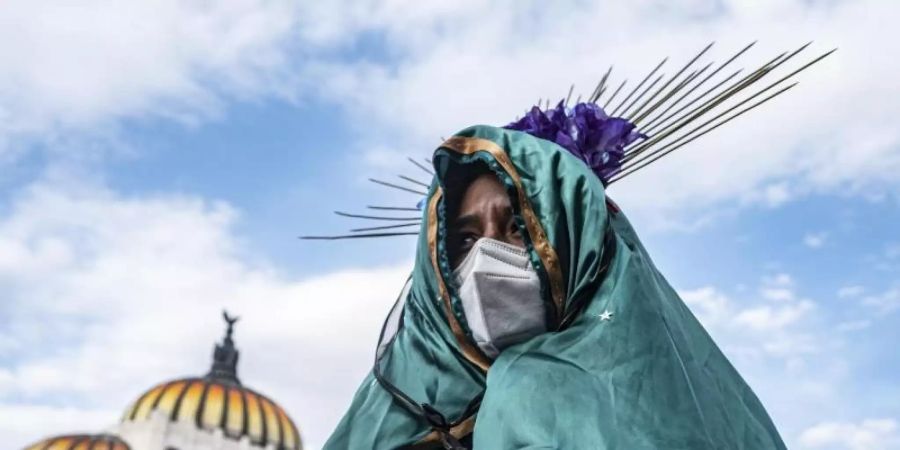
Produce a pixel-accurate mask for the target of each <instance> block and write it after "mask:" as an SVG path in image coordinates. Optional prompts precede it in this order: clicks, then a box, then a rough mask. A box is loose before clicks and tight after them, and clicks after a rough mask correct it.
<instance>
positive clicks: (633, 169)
mask: <svg viewBox="0 0 900 450" xmlns="http://www.w3.org/2000/svg"><path fill="white" fill-rule="evenodd" d="M796 85H797V83H794V84H791V85H789V86H786V87H784V88H782V89H780V90H779V91H777V92H775V93H774V94H772V95H769V96H768V97H766V98H764V99H762V100H760V101H758V102H756V103H754V104H753V105H751V106H748V107H747V108H744V109H743V110H741V111H739V112H737V113H735V114H733V115H732V116H730V117H728V118H726V119H724V120H722V121H720V122H719V123H717V124H715V125H713V126H712V127H710V128H708V129H706V130H703V131H702V132H701V133H699V134H696V135H694V136H692V137H691V138H690V139H688V140H686V141H684V142H681V143H680V144H677V145H675V146H674V147H673V146H667V147H664V148H663V149H660V150H661V151H662V153H659V152H657V153H654V155H655V156H653V157H652V158H650V159H645V160H643V161H636V162H635V163H633V164H632V165H631V166H628V167H626V168H624V169H623V171H622V172H620V173H619V174H617V175H616V176H614V177H613V178H612V179H610V180H609V182H608V184H612V183H614V182H616V181H618V180H621V179H622V178H625V177H626V176H628V175H631V174H633V173H635V172H637V171H638V170H640V169H642V168H644V167H647V166H648V165H650V164H651V163H653V162H654V161H657V160H659V159H660V158H662V157H663V156H666V155H667V154H669V153H671V152H673V151H675V150H678V149H679V148H681V147H683V146H685V145H687V144H689V143H691V142H693V141H694V140H696V139H698V138H700V137H702V136H704V135H706V134H707V133H710V132H711V131H713V130H715V129H716V128H719V127H720V126H722V125H725V124H726V123H728V122H730V121H732V120H734V119H736V118H738V117H740V116H741V115H743V114H744V113H746V112H748V111H750V110H752V109H754V108H756V107H758V106H760V105H762V104H763V103H766V102H767V101H769V100H771V99H773V98H775V97H777V96H779V95H781V94H782V93H784V92H786V91H787V90H789V89H791V88H793V87H794V86H796ZM718 117H721V115H719V116H717V117H716V118H718ZM713 120H715V119H713ZM710 122H711V121H707V122H706V123H707V124H708V123H710ZM651 156H652V155H651Z"/></svg>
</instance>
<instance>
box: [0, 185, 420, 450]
mask: <svg viewBox="0 0 900 450" xmlns="http://www.w3.org/2000/svg"><path fill="white" fill-rule="evenodd" d="M238 220H239V214H238V212H237V211H236V210H234V209H233V208H231V207H230V206H228V205H226V204H222V203H217V202H210V201H206V200H204V199H201V198H197V197H192V196H178V195H156V196H136V197H127V196H122V195H120V194H117V193H115V192H113V191H110V190H108V189H107V188H105V187H103V186H96V185H94V186H90V185H84V184H83V183H79V182H71V183H68V184H65V185H63V184H56V183H54V182H46V181H41V182H37V183H35V184H33V185H31V186H30V187H28V188H27V189H25V190H23V191H22V192H21V193H20V194H19V195H17V197H16V198H15V201H14V206H13V207H12V209H11V210H10V211H9V213H8V214H4V215H3V216H2V217H0V236H2V237H0V286H2V287H3V290H4V301H3V303H2V307H0V308H2V311H3V321H2V324H3V327H2V328H0V336H2V340H5V341H6V342H7V344H6V349H5V350H6V351H4V352H3V355H4V356H3V361H4V362H3V368H2V370H0V417H4V416H6V417H10V416H16V417H17V418H16V420H0V433H3V435H4V436H13V437H14V439H15V440H14V441H13V442H10V441H9V440H8V439H4V442H6V445H9V446H11V447H12V448H15V447H22V446H24V445H26V444H27V443H28V441H29V440H37V439H39V438H41V437H43V436H44V435H47V434H53V433H62V432H66V431H86V430H90V429H95V430H96V428H95V427H96V426H97V424H98V421H99V420H100V419H101V418H103V417H105V420H106V421H107V422H106V423H105V425H112V424H114V423H115V421H116V420H117V419H118V417H119V414H120V413H121V411H123V410H124V408H126V407H127V406H128V404H129V402H131V401H133V400H134V397H135V396H137V395H139V394H140V393H141V391H142V390H143V389H146V388H149V387H151V386H152V385H153V384H155V383H158V382H161V381H164V380H167V379H172V378H175V377H179V376H185V375H202V374H203V373H205V371H206V370H208V368H209V362H210V352H211V350H212V345H213V342H214V341H215V340H218V339H220V338H221V336H222V332H223V325H222V324H221V322H220V320H219V310H220V309H222V308H228V309H229V310H230V311H231V312H232V313H236V314H239V315H241V316H243V319H242V320H241V322H240V324H239V326H238V328H237V331H236V340H237V343H238V346H239V348H240V350H241V351H242V355H241V360H240V361H241V365H240V367H239V371H240V375H241V377H242V380H243V381H244V382H245V384H247V385H249V386H251V387H253V388H255V389H258V390H260V391H262V392H264V393H266V394H268V395H271V396H272V397H273V398H275V399H277V401H279V402H280V403H282V405H283V406H284V407H285V408H286V410H287V411H288V412H289V413H290V414H291V415H292V416H293V418H294V419H295V420H296V421H297V422H298V423H299V424H300V426H301V428H302V432H303V434H304V437H305V439H306V440H307V443H308V446H309V447H310V448H316V447H317V446H318V445H321V444H322V443H323V440H324V438H325V437H326V436H327V434H328V433H329V431H330V430H331V428H332V427H333V426H334V424H336V422H337V420H338V418H339V417H340V414H342V412H343V410H344V408H345V407H346V405H347V404H348V402H349V399H350V397H351V395H352V393H353V391H354V389H355V387H356V384H357V383H358V381H359V380H360V379H361V378H362V377H363V375H364V374H365V373H366V372H367V371H368V368H369V361H370V360H371V351H372V345H373V343H374V342H375V338H376V336H377V332H378V330H379V327H380V324H381V320H382V318H383V316H384V314H385V313H386V311H387V309H388V307H389V306H390V303H391V302H392V299H393V298H395V296H396V295H397V290H398V289H399V288H400V286H401V285H402V283H403V280H404V279H405V276H406V274H407V270H408V269H405V268H404V267H386V268H384V267H383V268H377V267H376V268H369V269H366V270H355V269H352V268H347V269H346V270H343V271H341V272H338V273H333V274H328V275H325V276H322V277H318V278H313V279H288V278H285V277H284V276H283V275H280V274H279V272H278V271H277V270H275V269H274V268H272V267H269V266H267V265H266V264H265V263H263V262H261V260H260V258H258V257H256V256H254V255H252V253H248V252H247V251H246V249H245V248H243V246H242V244H241V242H240V240H239V239H238V238H237V236H236V235H235V234H234V232H233V227H234V226H235V223H236V221H238ZM248 261H256V262H248ZM148 355H164V357H148ZM273 367H278V368H279V369H278V370H271V368H273ZM77 411H83V412H85V414H79V413H77ZM109 411H115V413H114V414H107V413H108V412H109Z"/></svg>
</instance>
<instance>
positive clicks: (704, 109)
mask: <svg viewBox="0 0 900 450" xmlns="http://www.w3.org/2000/svg"><path fill="white" fill-rule="evenodd" d="M808 45H809V44H806V45H804V46H803V47H801V48H800V49H798V50H796V51H794V52H793V53H791V54H790V55H788V56H787V57H785V58H784V59H781V60H778V62H776V63H775V64H773V65H772V66H770V67H768V68H765V70H762V71H760V72H759V73H758V74H757V75H755V76H753V77H752V78H750V79H749V80H747V81H746V82H745V83H743V84H741V85H739V86H735V87H734V88H733V89H730V90H726V91H725V92H723V93H721V94H719V95H717V96H715V97H713V98H712V99H711V100H709V101H707V102H706V103H704V105H707V106H701V107H699V108H697V109H695V110H694V111H698V112H696V113H695V112H694V111H692V113H689V115H686V116H684V118H683V119H679V120H680V122H678V121H676V122H675V124H674V125H673V126H672V127H670V128H668V129H666V130H664V131H663V132H662V133H661V134H659V135H658V136H657V139H656V141H655V142H648V143H647V145H642V146H641V147H643V149H640V148H636V149H634V151H633V154H634V155H636V154H638V153H640V152H642V151H643V150H645V149H646V148H649V147H650V146H652V145H653V144H654V143H656V142H659V141H660V140H662V139H664V138H665V137H667V136H670V135H671V134H672V133H674V132H676V131H678V130H679V129H681V128H682V127H684V126H685V125H687V124H688V123H690V122H692V121H693V120H695V119H697V118H698V117H700V116H702V115H703V114H705V113H706V112H708V111H709V110H711V109H713V108H715V107H716V106H718V105H719V104H721V103H722V102H724V101H725V100H727V99H729V98H730V97H731V96H733V95H735V94H737V93H738V92H740V91H741V90H743V89H744V88H746V87H748V86H750V85H752V84H753V83H755V82H756V81H758V80H759V79H761V78H762V77H764V76H765V75H767V74H768V73H769V72H771V71H772V70H774V69H775V68H777V67H778V66H780V65H781V64H783V63H784V62H786V61H787V60H788V59H790V58H791V57H793V56H794V55H796V54H797V53H799V52H800V51H801V50H803V49H804V48H806V47H807V46H808ZM836 50H837V49H833V50H831V51H829V52H827V53H825V54H822V55H821V56H819V57H817V58H814V59H813V60H812V61H810V62H808V63H806V64H804V65H803V66H801V67H800V68H798V69H796V70H794V71H793V72H791V73H789V74H787V75H785V76H783V77H781V78H780V79H778V80H777V81H775V82H774V83H772V84H770V85H769V86H767V87H766V88H764V89H763V90H761V91H759V92H757V93H756V94H754V96H756V95H759V94H761V93H762V92H765V91H767V90H769V89H771V88H773V87H775V86H776V85H778V84H780V83H781V82H783V81H785V80H787V79H788V78H790V77H792V76H794V75H796V74H797V73H799V72H801V71H803V70H805V69H806V68H808V67H810V66H812V65H813V64H815V63H817V62H819V61H821V60H822V59H824V58H825V57H827V56H828V55H830V54H832V53H834V52H835V51H836ZM751 98H752V97H751ZM634 155H632V156H631V157H633V156H634ZM625 159H630V157H629V156H626V158H625Z"/></svg>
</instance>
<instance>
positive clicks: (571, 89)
mask: <svg viewBox="0 0 900 450" xmlns="http://www.w3.org/2000/svg"><path fill="white" fill-rule="evenodd" d="M574 90H575V85H574V84H573V85H572V86H569V94H568V95H566V102H565V103H563V105H564V106H566V107H568V106H569V100H570V99H571V98H572V91H574Z"/></svg>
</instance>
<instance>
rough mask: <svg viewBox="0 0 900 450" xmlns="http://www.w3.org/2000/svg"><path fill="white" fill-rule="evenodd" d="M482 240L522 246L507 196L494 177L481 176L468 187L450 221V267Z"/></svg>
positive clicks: (488, 175) (459, 261)
mask: <svg viewBox="0 0 900 450" xmlns="http://www.w3.org/2000/svg"><path fill="white" fill-rule="evenodd" d="M483 237H486V238H491V239H495V240H498V241H501V242H505V243H507V244H512V245H516V246H518V247H523V248H524V247H525V243H524V241H523V240H522V232H521V231H520V230H519V228H518V227H517V226H516V223H515V219H514V216H513V209H512V205H511V204H510V202H509V195H508V194H507V193H506V190H505V189H503V185H502V184H501V183H500V180H498V179H497V177H496V176H494V175H493V174H483V175H481V176H479V177H478V178H475V180H474V181H472V183H470V184H469V186H468V187H467V188H466V191H465V194H463V197H462V199H461V201H460V204H459V213H458V214H457V216H456V217H451V218H450V227H449V233H448V238H449V239H448V241H447V244H448V245H447V251H448V256H449V257H450V261H451V263H452V264H453V267H456V266H457V265H459V263H461V262H462V260H463V259H465V257H466V255H467V254H468V253H469V250H471V249H472V246H473V245H475V242H476V241H478V239H480V238H483Z"/></svg>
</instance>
